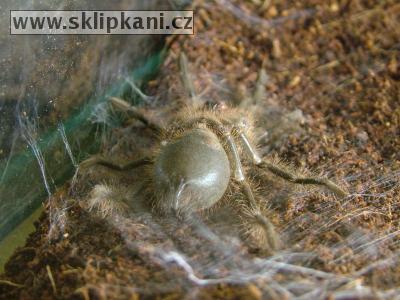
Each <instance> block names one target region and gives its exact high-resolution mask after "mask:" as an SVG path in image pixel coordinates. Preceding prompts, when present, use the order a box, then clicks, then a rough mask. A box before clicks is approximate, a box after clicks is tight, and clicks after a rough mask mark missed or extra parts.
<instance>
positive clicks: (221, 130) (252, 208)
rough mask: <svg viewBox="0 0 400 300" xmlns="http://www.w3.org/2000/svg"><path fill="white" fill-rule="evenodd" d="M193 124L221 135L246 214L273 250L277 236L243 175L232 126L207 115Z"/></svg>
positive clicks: (275, 246)
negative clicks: (244, 198) (229, 126)
mask: <svg viewBox="0 0 400 300" xmlns="http://www.w3.org/2000/svg"><path fill="white" fill-rule="evenodd" d="M195 124H205V125H206V126H207V127H208V128H209V129H210V130H212V131H213V132H214V133H215V134H217V136H220V137H222V139H223V140H224V143H225V144H226V148H225V149H226V151H227V153H228V157H230V158H231V160H232V161H231V163H232V168H233V170H234V178H235V180H236V181H237V182H238V183H239V185H240V187H241V190H242V193H243V194H244V196H245V197H246V200H247V206H248V214H250V216H251V217H252V218H253V219H254V220H255V221H256V223H258V224H259V225H261V226H262V227H263V229H264V230H265V233H266V238H267V244H268V245H267V246H268V250H269V251H270V252H273V251H275V250H277V249H279V248H280V244H281V241H280V239H279V236H278V234H277V233H276V231H275V228H274V226H273V224H272V223H271V222H270V221H269V220H268V219H267V218H266V217H265V216H264V214H263V213H262V212H261V209H260V206H259V204H258V202H257V201H256V199H255V197H254V193H253V191H252V189H251V186H250V184H249V182H248V180H247V179H246V177H245V173H244V171H243V167H242V163H241V161H240V156H239V151H238V149H237V146H236V143H235V140H234V138H233V134H232V132H233V131H234V130H235V129H234V128H232V129H231V130H229V131H228V130H227V129H226V128H225V127H224V126H223V124H222V123H221V122H219V121H218V120H215V119H212V118H207V117H201V118H197V119H194V120H192V121H191V122H189V123H187V125H188V126H189V127H191V126H193V125H195Z"/></svg>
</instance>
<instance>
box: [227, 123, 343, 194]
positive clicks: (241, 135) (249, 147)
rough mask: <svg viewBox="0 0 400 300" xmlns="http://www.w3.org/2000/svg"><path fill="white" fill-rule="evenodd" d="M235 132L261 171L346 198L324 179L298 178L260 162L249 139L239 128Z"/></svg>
mask: <svg viewBox="0 0 400 300" xmlns="http://www.w3.org/2000/svg"><path fill="white" fill-rule="evenodd" d="M235 129H236V130H237V132H239V135H238V137H239V140H240V141H241V144H242V145H243V148H244V151H245V152H246V153H247V155H248V156H249V157H251V158H252V160H253V163H254V164H255V165H256V166H258V167H259V168H261V169H263V170H264V169H267V170H268V171H270V172H271V173H272V174H274V175H276V176H278V177H280V178H283V179H285V180H286V181H289V182H291V183H297V184H313V185H321V186H324V187H326V188H327V189H329V190H330V191H331V192H333V193H335V194H336V195H337V196H339V197H346V196H347V195H348V193H347V192H346V191H344V190H343V189H342V188H341V187H339V186H338V185H337V184H335V183H334V182H332V181H331V180H329V179H328V178H325V177H298V176H297V175H296V174H293V173H291V172H289V171H287V170H285V169H283V168H281V167H279V166H276V165H274V164H272V163H271V162H268V161H266V160H262V159H261V158H260V156H259V155H258V153H257V150H256V149H255V147H254V146H252V145H251V143H250V141H249V139H248V138H247V136H246V134H245V133H244V132H243V131H242V130H241V129H240V128H239V127H236V128H235Z"/></svg>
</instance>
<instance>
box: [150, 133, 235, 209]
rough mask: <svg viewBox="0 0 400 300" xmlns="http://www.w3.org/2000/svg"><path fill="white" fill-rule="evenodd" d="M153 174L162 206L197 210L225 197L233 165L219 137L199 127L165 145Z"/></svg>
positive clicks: (157, 159)
mask: <svg viewBox="0 0 400 300" xmlns="http://www.w3.org/2000/svg"><path fill="white" fill-rule="evenodd" d="M153 175H154V185H155V188H156V190H157V193H158V194H159V198H160V199H159V201H160V203H159V205H160V206H161V207H162V208H164V209H166V210H176V211H182V210H184V211H195V210H202V209H206V208H209V207H211V206H212V205H213V204H215V203H216V202H218V200H220V199H221V198H222V196H223V195H224V193H225V191H226V189H227V187H228V184H229V179H230V165H229V160H228V157H227V154H226V152H225V150H224V148H223V146H222V145H221V143H220V141H219V140H218V137H217V136H216V135H215V134H214V133H212V132H211V131H209V130H207V129H200V128H198V129H193V130H190V131H188V132H187V133H185V134H184V135H183V136H181V137H179V138H178V139H176V140H174V141H172V142H170V143H168V144H167V145H165V146H163V147H162V148H161V150H160V152H159V155H158V156H157V158H156V161H155V164H154V174H153Z"/></svg>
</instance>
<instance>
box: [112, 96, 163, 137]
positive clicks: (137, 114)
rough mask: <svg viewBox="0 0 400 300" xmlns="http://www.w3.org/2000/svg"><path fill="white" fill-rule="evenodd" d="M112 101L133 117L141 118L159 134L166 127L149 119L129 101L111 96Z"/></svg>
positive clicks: (140, 119) (141, 120)
mask: <svg viewBox="0 0 400 300" xmlns="http://www.w3.org/2000/svg"><path fill="white" fill-rule="evenodd" d="M110 102H111V104H112V105H113V106H114V107H115V108H117V109H119V110H120V111H123V112H128V113H129V114H130V115H131V116H132V117H133V118H135V119H136V120H139V121H140V122H142V123H143V124H144V125H146V126H147V127H149V128H150V129H152V130H153V131H155V132H156V133H157V134H160V133H163V132H164V128H163V127H162V126H160V125H159V124H157V123H154V122H152V121H151V120H149V118H147V117H146V116H145V115H144V114H143V113H142V112H140V111H139V110H138V109H137V108H136V107H134V106H132V105H130V104H129V103H128V102H126V101H124V100H122V99H120V98H117V97H110Z"/></svg>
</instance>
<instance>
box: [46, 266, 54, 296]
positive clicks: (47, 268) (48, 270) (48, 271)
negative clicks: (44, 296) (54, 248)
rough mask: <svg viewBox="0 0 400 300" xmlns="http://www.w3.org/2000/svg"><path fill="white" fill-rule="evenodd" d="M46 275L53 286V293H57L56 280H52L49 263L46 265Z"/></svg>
mask: <svg viewBox="0 0 400 300" xmlns="http://www.w3.org/2000/svg"><path fill="white" fill-rule="evenodd" d="M46 270H47V275H48V276H49V279H50V283H51V287H52V288H53V292H54V294H57V287H56V282H55V281H54V277H53V273H51V269H50V266H49V265H46Z"/></svg>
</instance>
